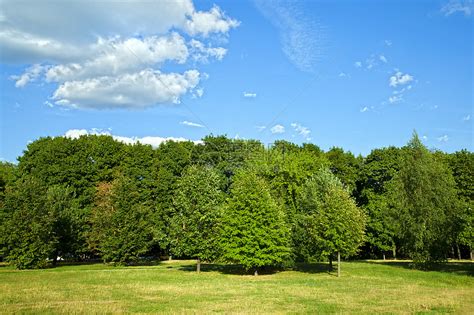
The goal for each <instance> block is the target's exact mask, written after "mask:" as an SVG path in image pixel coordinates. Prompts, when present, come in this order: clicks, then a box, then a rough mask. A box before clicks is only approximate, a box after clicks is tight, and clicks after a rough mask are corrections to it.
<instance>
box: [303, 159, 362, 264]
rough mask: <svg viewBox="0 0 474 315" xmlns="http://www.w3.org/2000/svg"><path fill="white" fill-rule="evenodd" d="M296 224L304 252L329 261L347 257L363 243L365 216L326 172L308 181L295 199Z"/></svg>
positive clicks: (337, 180) (339, 183) (322, 171)
mask: <svg viewBox="0 0 474 315" xmlns="http://www.w3.org/2000/svg"><path fill="white" fill-rule="evenodd" d="M298 201H299V202H298V210H299V212H298V219H299V220H298V222H299V226H300V231H301V232H302V233H304V234H303V238H302V241H303V243H302V244H301V246H305V245H306V246H308V247H307V248H305V253H307V254H308V255H311V256H313V257H314V256H316V257H319V258H329V259H330V261H331V259H332V255H333V254H336V253H337V254H338V258H339V256H340V255H343V256H350V255H353V254H355V253H356V252H357V249H358V248H359V246H360V245H361V243H362V242H363V240H364V228H365V216H364V213H363V212H362V211H361V210H360V209H359V208H357V206H356V204H355V202H354V200H353V199H352V197H351V196H350V194H349V193H348V191H347V190H346V189H345V188H344V187H343V184H342V183H341V181H340V180H339V179H338V178H337V177H336V176H334V175H333V174H332V173H331V172H330V171H329V170H328V169H325V168H323V169H321V170H320V171H319V172H318V173H317V174H316V175H315V176H313V177H312V178H310V179H308V180H307V181H306V183H305V185H304V186H303V188H302V191H301V194H300V195H299V199H298Z"/></svg>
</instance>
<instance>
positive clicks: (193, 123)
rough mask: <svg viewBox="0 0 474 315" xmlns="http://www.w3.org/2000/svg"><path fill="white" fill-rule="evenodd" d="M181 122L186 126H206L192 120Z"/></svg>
mask: <svg viewBox="0 0 474 315" xmlns="http://www.w3.org/2000/svg"><path fill="white" fill-rule="evenodd" d="M180 124H181V125H185V126H190V127H197V128H204V126H203V125H201V124H198V123H195V122H192V121H187V120H184V121H182V122H180Z"/></svg>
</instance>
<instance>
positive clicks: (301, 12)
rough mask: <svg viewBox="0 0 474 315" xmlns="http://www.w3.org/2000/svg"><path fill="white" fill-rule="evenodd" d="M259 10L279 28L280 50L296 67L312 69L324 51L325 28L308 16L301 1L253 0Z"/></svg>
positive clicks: (314, 68)
mask: <svg viewBox="0 0 474 315" xmlns="http://www.w3.org/2000/svg"><path fill="white" fill-rule="evenodd" d="M256 5H257V8H258V10H259V11H260V12H261V13H262V14H263V16H264V17H266V18H267V19H268V20H269V21H270V22H271V23H272V24H273V25H274V26H275V27H276V28H277V29H278V30H279V34H280V41H281V45H282V50H283V53H284V54H285V55H286V57H287V58H288V59H289V60H290V62H291V63H293V64H294V65H295V66H296V67H297V68H298V69H299V70H301V71H305V72H314V71H315V70H316V67H317V64H318V62H319V61H320V60H321V59H322V58H323V57H324V55H325V46H326V32H325V29H324V27H323V26H322V25H321V24H320V23H318V22H317V21H316V20H315V18H314V17H308V16H307V15H306V12H305V9H304V8H303V7H302V3H301V2H288V1H282V0H275V1H265V0H256Z"/></svg>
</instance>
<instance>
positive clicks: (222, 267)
mask: <svg viewBox="0 0 474 315" xmlns="http://www.w3.org/2000/svg"><path fill="white" fill-rule="evenodd" d="M177 269H179V270H182V271H188V272H196V265H195V264H192V265H181V266H179V267H177ZM282 270H284V269H282V268H275V267H262V268H258V275H272V274H275V273H278V272H280V271H282ZM201 272H219V273H222V274H228V275H240V276H244V275H253V274H254V270H253V269H252V270H245V268H244V267H243V266H242V265H227V264H205V263H202V264H201Z"/></svg>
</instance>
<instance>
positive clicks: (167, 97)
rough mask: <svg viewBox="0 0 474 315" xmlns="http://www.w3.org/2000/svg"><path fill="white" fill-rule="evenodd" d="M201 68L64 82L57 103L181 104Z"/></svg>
mask: <svg viewBox="0 0 474 315" xmlns="http://www.w3.org/2000/svg"><path fill="white" fill-rule="evenodd" d="M199 80H200V74H199V72H198V71H197V70H188V71H186V72H185V73H183V74H176V73H168V74H164V73H161V72H159V71H153V70H151V69H147V70H142V71H140V72H137V73H133V74H124V75H120V76H116V77H109V76H105V77H99V78H92V79H86V80H83V81H68V82H65V83H63V84H61V85H60V86H59V87H58V89H57V90H56V92H54V94H53V97H52V98H53V99H54V100H55V103H56V104H57V105H61V106H67V107H73V108H93V109H107V108H145V107H148V106H152V105H154V104H160V103H174V104H179V102H180V98H181V97H182V96H183V95H184V94H185V93H187V92H188V91H190V90H193V89H194V88H195V87H196V86H197V85H198V83H199Z"/></svg>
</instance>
